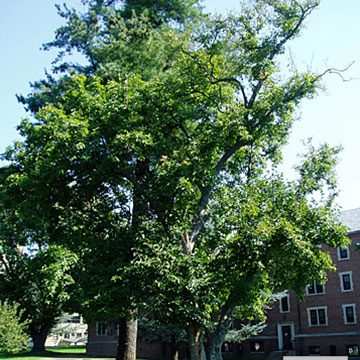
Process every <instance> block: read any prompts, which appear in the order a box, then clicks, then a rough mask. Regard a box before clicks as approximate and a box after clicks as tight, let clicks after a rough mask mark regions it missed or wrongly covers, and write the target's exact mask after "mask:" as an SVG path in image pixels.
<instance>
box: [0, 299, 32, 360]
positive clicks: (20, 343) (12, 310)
mask: <svg viewBox="0 0 360 360" xmlns="http://www.w3.org/2000/svg"><path fill="white" fill-rule="evenodd" d="M18 308H19V305H18V304H8V303H7V301H5V302H0V353H6V354H16V353H18V352H20V351H22V350H25V349H26V346H27V340H28V335H27V333H26V331H27V323H26V322H21V319H20V318H21V311H19V309H18Z"/></svg>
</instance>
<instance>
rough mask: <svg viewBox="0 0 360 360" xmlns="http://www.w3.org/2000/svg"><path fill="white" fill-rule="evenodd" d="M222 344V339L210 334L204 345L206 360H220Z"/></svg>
mask: <svg viewBox="0 0 360 360" xmlns="http://www.w3.org/2000/svg"><path fill="white" fill-rule="evenodd" d="M223 343H224V338H222V337H221V336H220V335H219V334H216V335H215V334H212V335H211V336H210V337H209V339H208V343H207V345H206V357H207V360H222V355H221V347H222V345H223Z"/></svg>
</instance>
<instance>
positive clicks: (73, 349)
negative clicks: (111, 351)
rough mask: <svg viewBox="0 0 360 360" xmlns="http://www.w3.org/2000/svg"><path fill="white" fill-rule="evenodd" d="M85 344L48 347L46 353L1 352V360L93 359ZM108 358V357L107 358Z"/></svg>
mask: <svg viewBox="0 0 360 360" xmlns="http://www.w3.org/2000/svg"><path fill="white" fill-rule="evenodd" d="M85 352H86V348H85V346H58V347H47V348H46V353H44V354H31V353H30V349H29V350H28V351H25V352H22V353H20V354H16V355H5V354H1V353H0V360H7V359H9V360H41V359H47V358H64V359H69V358H77V359H93V358H92V357H89V356H86V354H85ZM107 360H108V359H107Z"/></svg>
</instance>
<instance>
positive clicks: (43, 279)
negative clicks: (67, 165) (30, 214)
mask: <svg viewBox="0 0 360 360" xmlns="http://www.w3.org/2000/svg"><path fill="white" fill-rule="evenodd" d="M11 213H12V212H10V211H9V210H8V209H6V210H4V208H3V209H2V214H1V215H2V217H1V223H0V261H1V266H0V299H1V300H2V301H8V302H14V303H17V304H19V306H20V308H21V309H22V311H21V319H22V321H25V322H26V323H27V324H28V331H29V333H30V335H31V338H32V341H33V348H32V352H36V353H37V352H43V351H45V341H46V337H47V335H48V333H49V331H50V329H51V328H52V327H53V326H54V325H55V324H56V321H57V318H58V317H59V316H60V315H61V314H62V313H63V312H64V311H66V310H67V309H69V305H70V294H71V292H72V290H75V289H76V287H75V286H74V280H73V278H72V276H71V273H72V270H73V268H74V265H75V263H76V260H77V257H76V255H74V254H73V253H71V252H70V251H69V250H66V249H65V248H62V247H61V246H57V245H48V244H47V243H44V232H43V233H42V235H43V236H42V237H40V234H39V233H37V234H36V233H35V232H31V231H28V232H26V233H25V230H24V228H22V229H21V232H20V228H21V227H22V226H21V225H20V222H16V220H14V218H12V219H11ZM12 221H15V223H17V224H16V225H13V224H12ZM18 231H19V232H18ZM35 236H37V237H36V240H35V241H34V240H33V239H34V237H35ZM25 240H26V242H25ZM24 245H26V246H24Z"/></svg>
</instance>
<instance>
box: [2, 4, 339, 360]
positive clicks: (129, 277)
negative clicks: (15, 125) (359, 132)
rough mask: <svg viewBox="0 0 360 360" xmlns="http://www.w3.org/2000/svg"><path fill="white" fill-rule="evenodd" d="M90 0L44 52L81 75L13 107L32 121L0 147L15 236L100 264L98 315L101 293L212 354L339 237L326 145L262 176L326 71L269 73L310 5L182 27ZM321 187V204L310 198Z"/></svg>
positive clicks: (316, 269)
mask: <svg viewBox="0 0 360 360" xmlns="http://www.w3.org/2000/svg"><path fill="white" fill-rule="evenodd" d="M104 4H105V3H104V2H101V1H100V2H97V3H96V5H98V6H97V7H93V5H94V3H89V5H90V11H89V12H88V13H86V14H85V15H83V16H79V15H77V14H76V12H75V11H72V10H71V11H70V10H69V11H65V12H64V13H63V16H65V17H66V18H67V19H68V23H67V26H65V27H64V28H62V29H60V30H59V32H58V34H57V36H58V41H57V42H56V41H55V42H54V43H52V44H50V45H49V46H58V47H60V48H63V49H64V50H65V52H67V51H70V50H72V49H77V50H79V51H80V52H82V53H84V54H85V56H86V58H87V59H88V60H89V65H85V66H76V65H75V66H73V65H69V64H64V63H63V64H61V65H60V67H58V68H57V70H58V71H60V70H61V71H73V72H75V73H76V72H78V73H81V74H82V75H80V76H79V75H78V76H73V77H70V76H69V75H68V74H67V75H64V77H62V78H61V79H60V80H59V81H52V79H51V78H49V79H47V80H46V81H45V82H43V83H41V85H42V86H41V87H40V86H35V87H34V90H35V91H34V93H33V94H31V95H30V96H29V97H28V98H23V99H22V100H23V101H24V102H25V103H26V104H27V106H28V108H29V109H30V110H32V111H33V112H34V113H35V112H36V114H35V116H34V117H35V119H34V121H29V120H25V121H23V122H22V124H21V125H20V127H19V129H20V132H21V134H22V135H23V136H24V138H25V140H24V141H23V142H22V143H19V144H17V145H16V146H14V147H13V148H12V149H10V150H9V151H8V152H7V155H6V158H7V159H8V160H9V161H11V162H12V165H13V166H14V168H15V169H16V170H17V173H16V174H13V175H11V176H9V177H8V178H7V186H8V189H9V191H8V196H9V198H11V199H17V201H14V203H17V204H21V206H17V211H18V213H19V216H21V219H22V221H23V222H24V223H25V224H26V226H28V227H29V228H31V229H33V228H36V227H37V226H38V223H42V224H47V227H46V228H47V231H48V232H49V234H50V236H49V237H50V238H51V239H52V241H54V242H59V243H61V244H63V243H66V244H67V246H69V247H70V248H72V247H74V248H77V250H78V252H80V253H82V254H92V253H93V254H96V256H99V257H100V258H101V259H102V258H103V259H108V260H110V263H111V266H110V267H108V269H110V271H109V272H106V276H103V275H104V273H101V272H99V278H101V279H103V280H104V282H103V283H101V287H103V288H104V289H106V290H107V291H104V294H105V296H99V297H97V299H101V301H100V302H98V304H103V306H104V307H103V310H104V314H105V313H106V312H107V311H113V310H114V309H112V310H110V306H107V305H106V301H102V300H103V299H107V300H110V299H111V300H112V301H113V302H114V303H115V302H117V303H118V307H117V308H116V310H118V311H119V312H124V316H125V315H126V316H128V317H131V316H132V317H134V309H136V308H137V307H138V306H141V307H144V308H146V309H148V310H151V311H152V312H153V313H154V314H155V316H156V317H157V318H158V319H159V320H161V321H162V322H163V323H165V324H175V325H177V326H178V327H183V328H185V329H186V331H187V335H188V341H189V344H190V353H191V358H192V359H193V360H195V359H198V358H200V356H201V351H202V345H203V340H204V338H205V337H206V339H207V344H208V346H207V349H206V353H207V356H208V357H209V359H210V358H211V359H214V358H216V359H218V358H220V357H221V353H220V349H221V344H222V342H223V341H224V337H225V334H226V332H227V330H228V329H229V326H230V323H231V321H232V319H233V317H234V316H237V317H240V318H241V319H250V318H252V317H254V316H261V315H263V311H262V309H263V304H264V303H266V302H268V301H269V298H270V294H271V293H272V292H274V291H278V290H283V289H286V288H293V289H294V290H295V291H297V292H298V293H299V292H301V291H302V288H304V287H305V285H306V284H307V282H308V281H309V280H311V279H312V278H316V279H318V280H323V279H324V278H325V270H327V269H330V268H331V265H330V259H329V257H328V256H326V255H325V254H323V253H322V252H321V251H320V250H319V249H318V248H317V247H316V246H315V245H316V244H319V243H325V244H328V245H329V246H342V245H344V244H345V241H346V240H345V239H346V236H345V232H344V229H343V228H342V227H341V226H340V224H339V222H338V221H337V220H336V211H334V210H333V208H332V202H331V200H332V199H333V196H334V193H333V192H332V190H334V176H333V166H334V164H335V162H336V153H337V149H331V148H329V147H327V146H323V147H321V148H320V149H319V150H315V149H312V150H311V153H310V155H309V157H308V158H306V160H305V161H304V163H303V165H301V166H300V167H299V173H300V177H299V180H298V181H295V182H287V181H285V180H284V179H283V177H282V175H281V174H277V173H276V171H275V170H276V166H277V164H278V163H279V160H280V158H281V147H282V145H284V143H286V140H287V136H288V133H289V130H290V128H291V126H292V123H293V117H294V112H295V109H296V106H297V105H298V104H299V102H300V101H301V100H302V99H303V98H306V97H312V96H314V95H315V94H316V91H317V89H318V88H319V86H320V80H321V78H322V76H323V75H325V73H326V72H327V71H325V72H324V73H323V74H314V73H311V72H308V73H303V74H301V73H297V72H295V73H293V74H290V75H289V76H288V77H284V76H282V75H283V74H281V71H280V70H281V69H279V68H278V63H277V59H278V57H279V56H280V55H281V54H282V53H283V51H284V48H285V45H286V44H287V42H288V41H290V40H291V39H293V38H294V37H296V36H297V35H299V33H300V30H301V28H302V26H303V23H304V21H305V19H306V18H307V16H308V15H309V14H310V13H311V12H312V11H313V9H315V8H316V6H317V5H318V1H301V2H300V1H292V0H289V1H280V0H267V1H255V2H252V3H251V5H250V6H248V7H246V6H244V7H243V8H242V10H241V13H240V14H238V15H230V16H228V17H227V18H214V19H212V20H211V19H207V21H201V20H202V19H201V18H199V25H198V26H197V27H194V28H192V29H191V28H189V27H186V26H179V24H177V26H175V27H173V28H171V22H169V24H165V23H164V24H163V26H159V25H158V24H154V23H151V21H149V20H148V17H147V15H146V14H144V15H142V16H141V17H140V18H137V17H135V16H134V17H131V18H127V19H123V18H122V14H123V12H122V10H118V9H117V8H116V6H115V5H116V4H115V2H111V4H110V3H109V4H107V5H108V6H102V5H104ZM110 5H111V6H110ZM85 25H86V26H85ZM85 29H86V30H85ZM119 29H120V31H119ZM139 37H140V39H141V41H138V38H139ZM90 40H91V41H90ZM145 45H146V47H145ZM112 49H114V50H115V51H114V52H113V51H112ZM146 53H148V54H151V59H149V62H148V61H147V59H148V57H147V55H146ZM139 55H140V56H139ZM142 55H143V56H144V57H142ZM131 58H133V59H134V62H131V61H129V59H131ZM143 60H145V61H143ZM65 74H66V73H65ZM84 74H86V75H87V77H86V76H84ZM90 75H96V76H90ZM269 168H272V169H274V171H273V172H271V171H267V169H269ZM324 185H325V187H328V189H330V195H329V197H328V198H326V197H324V198H323V202H322V203H321V202H319V203H314V202H312V201H311V198H310V197H311V196H312V194H313V193H315V192H318V191H320V190H321V189H322V188H323V186H324ZM19 199H20V200H19ZM34 204H37V206H36V207H34ZM101 204H105V205H104V206H102V205H101ZM30 214H32V215H33V216H35V219H36V220H35V221H34V220H32V217H31V216H30ZM90 225H91V226H90ZM92 228H96V229H97V231H96V232H95V234H92V232H91V231H89V230H90V229H92ZM61 237H62V239H61ZM86 238H87V239H88V240H85V239H86ZM119 239H120V240H119ZM117 240H118V242H117ZM95 244H96V246H94V245H95ZM100 244H101V245H103V247H102V248H99V245H100ZM115 244H117V248H116V249H117V250H116V252H115V254H116V255H115V256H118V258H117V259H116V261H113V260H111V257H112V253H111V247H112V246H114V245H115ZM108 245H109V247H107V246H108ZM284 254H286V257H285V256H284ZM85 258H86V257H84V261H86V260H85ZM274 259H277V261H274ZM95 271H96V269H95ZM84 277H85V278H86V273H84ZM149 296H151V301H149ZM117 297H119V298H120V299H121V301H117V300H116V299H117ZM124 304H126V305H127V306H126V307H125V306H123V305H124ZM150 305H151V306H150ZM124 309H129V310H130V311H127V312H126V311H124ZM219 313H220V317H219V318H218V316H217V314H219ZM134 333H135V330H133V332H132V334H133V335H134ZM203 355H204V354H203ZM133 357H134V353H132V355H131V356H129V358H133Z"/></svg>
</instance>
